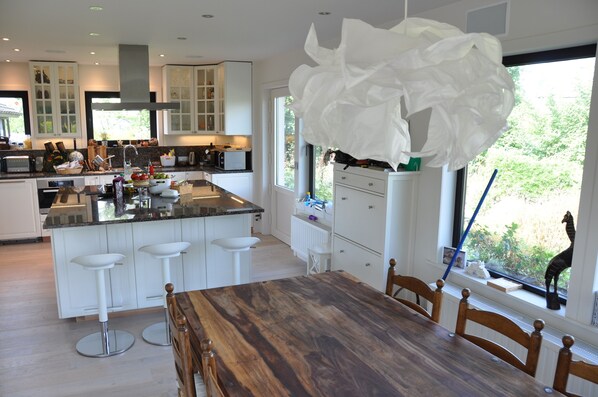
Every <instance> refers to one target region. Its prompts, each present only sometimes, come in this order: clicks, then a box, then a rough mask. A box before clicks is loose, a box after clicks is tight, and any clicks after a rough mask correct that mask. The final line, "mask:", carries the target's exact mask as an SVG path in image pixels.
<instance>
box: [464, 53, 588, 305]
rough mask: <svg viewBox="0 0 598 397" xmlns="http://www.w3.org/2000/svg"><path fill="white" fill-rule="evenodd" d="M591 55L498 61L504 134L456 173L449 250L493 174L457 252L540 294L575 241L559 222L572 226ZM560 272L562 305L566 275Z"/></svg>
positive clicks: (539, 55) (566, 271) (582, 152)
mask: <svg viewBox="0 0 598 397" xmlns="http://www.w3.org/2000/svg"><path fill="white" fill-rule="evenodd" d="M595 53H596V46H595V45H590V46H583V47H576V48H571V49H566V50H557V51H547V52H542V53H536V54H527V55H524V56H514V57H505V59H504V64H505V66H506V67H507V70H508V71H509V73H510V74H511V76H512V78H513V81H514V83H515V99H516V104H515V108H514V109H513V112H512V113H511V115H510V117H509V120H508V124H509V127H508V130H507V131H506V132H505V133H504V134H503V135H502V136H501V138H499V140H498V141H497V142H496V143H495V144H494V145H493V146H492V147H490V148H489V149H488V150H487V151H486V152H484V153H483V154H481V155H480V156H478V157H477V158H476V159H475V160H473V161H472V162H471V163H470V164H469V165H468V166H467V168H466V169H465V170H461V171H460V172H459V178H458V186H459V187H458V196H457V202H458V208H457V210H456V211H455V212H456V218H455V233H454V238H453V240H454V244H455V245H456V244H457V242H458V240H459V238H460V236H461V234H462V232H463V230H464V226H465V225H467V222H469V219H470V217H471V215H472V214H473V212H474V209H475V207H476V206H477V204H478V200H479V199H480V197H481V195H482V192H483V190H484V188H485V187H486V185H487V182H488V179H489V178H490V176H491V174H492V172H493V170H494V169H498V176H497V179H496V181H495V182H494V184H493V186H492V188H491V190H490V193H489V195H488V197H487V198H486V200H485V202H484V205H483V206H482V208H481V211H480V213H479V214H478V216H477V218H476V221H475V223H474V225H473V226H472V228H471V231H470V233H469V235H468V237H467V239H466V240H465V244H464V250H465V251H466V253H467V259H468V260H471V259H479V260H482V261H484V262H485V263H486V268H487V269H489V270H490V271H491V274H492V275H493V276H506V277H508V278H511V279H514V280H516V281H518V282H520V283H522V284H523V285H524V288H526V289H529V290H532V291H534V292H537V293H539V294H543V293H544V291H545V272H546V270H547V267H548V265H549V262H550V260H551V259H552V258H553V257H554V256H555V255H557V254H559V253H560V252H561V251H564V250H566V249H567V248H568V247H569V246H570V244H571V241H570V238H571V237H573V238H574V235H573V236H572V235H571V229H570V228H566V222H565V221H566V219H565V217H564V216H565V214H566V213H567V212H568V211H569V212H570V213H571V214H572V215H573V218H574V219H575V220H577V214H578V208H579V200H580V190H581V179H582V172H583V166H584V157H585V144H586V139H587V133H588V121H589V107H590V97H591V92H592V82H593V76H594V64H595ZM463 192H464V195H462V196H460V195H459V193H463ZM560 270H562V272H560V277H559V282H558V286H559V295H560V297H561V301H565V300H566V297H567V289H568V282H569V269H568V268H565V269H559V271H560Z"/></svg>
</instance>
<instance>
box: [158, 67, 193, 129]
mask: <svg viewBox="0 0 598 397" xmlns="http://www.w3.org/2000/svg"><path fill="white" fill-rule="evenodd" d="M163 77H164V94H165V96H166V101H167V102H179V103H180V104H181V107H180V109H173V110H169V111H168V113H167V117H165V118H164V120H165V123H166V129H165V130H166V131H168V132H169V133H171V134H189V133H191V132H192V131H194V127H193V119H194V116H193V105H194V101H193V66H179V65H167V66H164V68H163Z"/></svg>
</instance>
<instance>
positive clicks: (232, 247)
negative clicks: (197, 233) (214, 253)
mask: <svg viewBox="0 0 598 397" xmlns="http://www.w3.org/2000/svg"><path fill="white" fill-rule="evenodd" d="M261 241H262V240H260V239H259V238H257V237H227V238H219V239H216V240H212V244H214V245H217V246H219V247H220V248H222V249H223V250H225V251H228V252H232V253H233V279H234V283H235V285H239V284H241V252H242V251H248V250H249V248H251V246H252V245H255V244H257V243H259V242H261Z"/></svg>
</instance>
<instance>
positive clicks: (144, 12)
mask: <svg viewBox="0 0 598 397" xmlns="http://www.w3.org/2000/svg"><path fill="white" fill-rule="evenodd" d="M457 1H458V0H412V1H411V2H410V3H409V11H408V14H409V15H415V14H417V13H420V12H422V11H426V10H430V9H433V8H437V7H439V6H444V5H447V4H450V3H455V2H457ZM91 6H100V7H102V8H103V10H101V11H92V10H90V7H91ZM322 11H325V12H330V15H325V16H324V15H319V14H318V13H319V12H322ZM204 14H211V15H213V16H214V17H213V18H211V19H207V18H203V17H202V15H204ZM403 14H404V0H162V1H154V0H112V1H107V0H97V1H96V0H0V38H4V37H7V38H9V39H10V40H9V41H0V61H2V62H6V60H7V59H10V60H11V62H28V61H30V60H48V61H76V62H78V63H80V64H94V63H96V62H98V63H99V64H101V65H116V64H117V63H118V44H145V45H148V46H149V53H150V65H152V66H160V65H164V64H202V63H203V64H207V63H215V62H220V61H223V60H244V61H258V60H261V59H266V58H269V57H271V56H274V55H277V54H281V53H285V52H287V51H291V50H295V49H299V48H302V47H303V44H304V41H305V38H306V36H307V32H308V29H309V26H310V25H311V24H312V23H313V24H315V27H316V31H317V33H318V38H319V40H320V42H321V43H324V42H326V41H328V40H336V41H335V43H336V42H338V40H339V38H340V33H341V22H342V20H343V18H356V19H361V20H363V21H365V22H367V23H369V24H371V25H374V26H383V25H384V24H388V23H390V22H396V21H400V20H402V19H403ZM92 32H93V33H99V36H96V37H92V36H90V35H89V34H90V33H92ZM179 37H185V38H186V40H181V39H179ZM15 48H18V49H20V51H19V52H16V51H15V50H14V49H15ZM92 51H94V52H95V55H91V54H90V52H92ZM160 54H164V55H165V56H164V57H160Z"/></svg>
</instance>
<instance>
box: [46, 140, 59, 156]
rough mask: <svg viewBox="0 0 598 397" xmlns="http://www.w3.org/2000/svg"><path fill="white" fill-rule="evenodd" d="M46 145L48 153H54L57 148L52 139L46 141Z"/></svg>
mask: <svg viewBox="0 0 598 397" xmlns="http://www.w3.org/2000/svg"><path fill="white" fill-rule="evenodd" d="M44 147H45V148H46V152H48V153H50V154H51V153H54V150H56V148H55V147H54V144H53V143H52V142H50V141H48V142H46V143H44Z"/></svg>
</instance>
